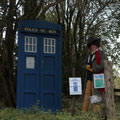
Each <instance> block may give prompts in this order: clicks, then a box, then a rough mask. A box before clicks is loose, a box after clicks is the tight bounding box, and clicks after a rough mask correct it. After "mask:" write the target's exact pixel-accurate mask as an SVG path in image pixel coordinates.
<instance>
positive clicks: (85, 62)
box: [83, 50, 107, 95]
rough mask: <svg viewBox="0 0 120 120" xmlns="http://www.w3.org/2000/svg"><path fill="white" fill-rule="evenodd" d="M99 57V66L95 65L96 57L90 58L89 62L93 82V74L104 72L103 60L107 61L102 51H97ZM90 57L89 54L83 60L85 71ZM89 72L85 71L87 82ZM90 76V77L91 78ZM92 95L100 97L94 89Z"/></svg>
mask: <svg viewBox="0 0 120 120" xmlns="http://www.w3.org/2000/svg"><path fill="white" fill-rule="evenodd" d="M99 55H100V64H99V65H98V64H97V61H96V55H95V54H94V55H93V56H92V62H91V67H92V69H93V73H91V75H92V79H91V80H92V81H93V74H97V73H100V72H101V71H104V60H107V56H106V55H105V53H104V52H103V51H102V50H99ZM90 56H91V53H89V54H88V55H87V56H86V58H85V60H84V63H83V67H84V68H85V69H86V65H87V64H88V63H89V60H90ZM88 74H89V71H87V77H86V78H87V80H89V75H88ZM91 75H90V76H91ZM94 94H95V95H100V92H99V90H98V89H94Z"/></svg>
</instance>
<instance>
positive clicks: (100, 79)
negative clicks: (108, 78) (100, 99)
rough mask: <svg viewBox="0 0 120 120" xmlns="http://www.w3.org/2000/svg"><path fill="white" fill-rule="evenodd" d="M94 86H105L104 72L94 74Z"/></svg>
mask: <svg viewBox="0 0 120 120" xmlns="http://www.w3.org/2000/svg"><path fill="white" fill-rule="evenodd" d="M94 88H95V89H97V88H105V84H104V74H94Z"/></svg>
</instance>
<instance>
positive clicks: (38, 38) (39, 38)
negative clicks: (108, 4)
mask: <svg viewBox="0 0 120 120" xmlns="http://www.w3.org/2000/svg"><path fill="white" fill-rule="evenodd" d="M61 88H62V37H61V26H60V25H58V24H55V23H49V22H41V21H39V20H35V21H34V20H31V21H29V20H28V21H27V20H25V21H21V22H19V26H18V69H17V108H29V107H31V106H33V105H35V104H36V103H37V102H39V107H40V108H44V109H45V110H51V111H53V112H54V111H56V110H61V96H62V89H61Z"/></svg>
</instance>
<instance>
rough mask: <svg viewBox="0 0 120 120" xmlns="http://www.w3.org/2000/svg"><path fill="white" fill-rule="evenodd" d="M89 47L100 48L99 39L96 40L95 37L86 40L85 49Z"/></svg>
mask: <svg viewBox="0 0 120 120" xmlns="http://www.w3.org/2000/svg"><path fill="white" fill-rule="evenodd" d="M91 45H96V46H97V47H100V38H96V37H90V38H88V40H87V47H90V46H91Z"/></svg>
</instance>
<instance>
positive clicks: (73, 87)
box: [69, 77, 82, 95]
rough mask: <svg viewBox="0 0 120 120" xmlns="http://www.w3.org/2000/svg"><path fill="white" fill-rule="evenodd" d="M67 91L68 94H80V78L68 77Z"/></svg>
mask: <svg viewBox="0 0 120 120" xmlns="http://www.w3.org/2000/svg"><path fill="white" fill-rule="evenodd" d="M69 91H70V95H81V94H82V84H81V78H76V77H73V78H69Z"/></svg>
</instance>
